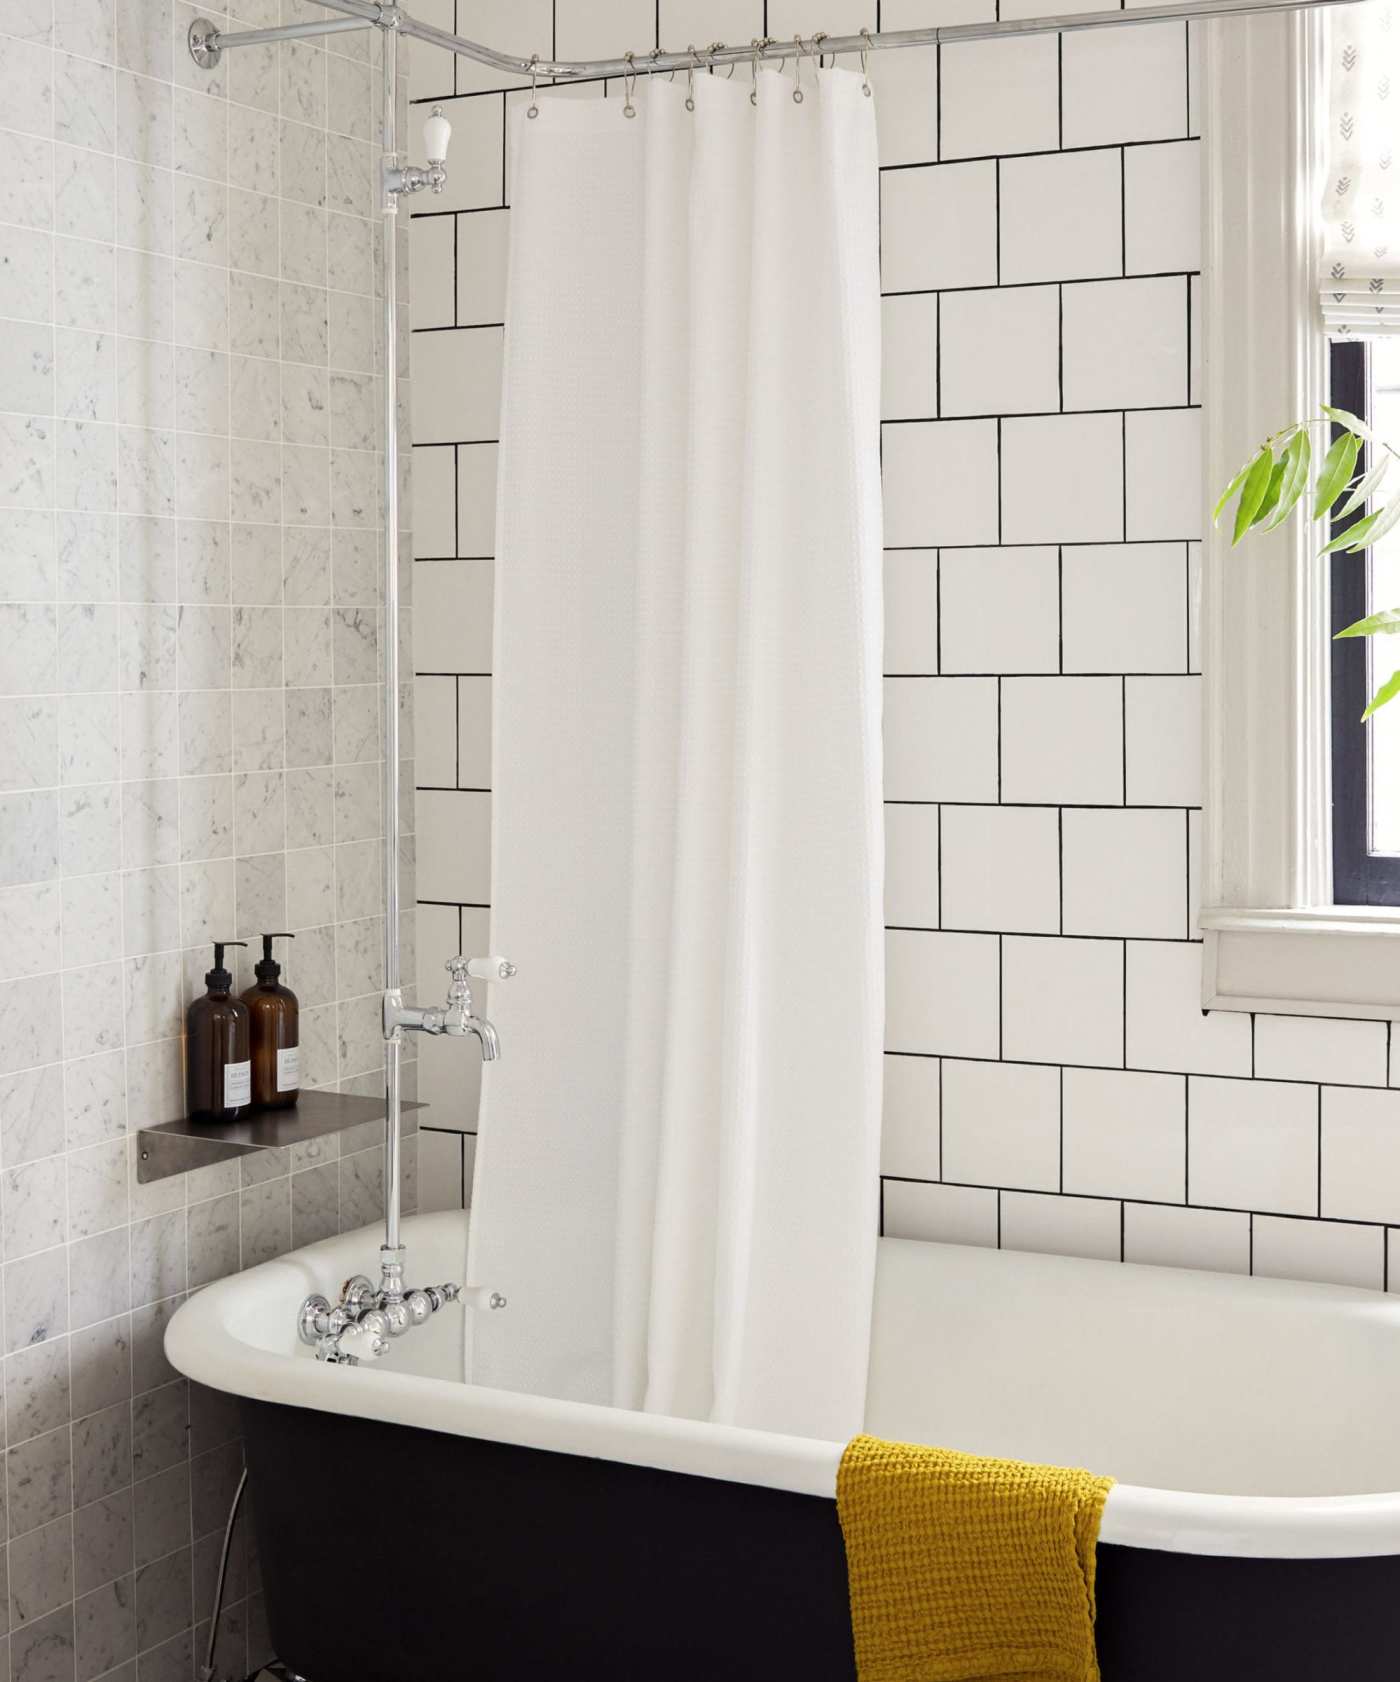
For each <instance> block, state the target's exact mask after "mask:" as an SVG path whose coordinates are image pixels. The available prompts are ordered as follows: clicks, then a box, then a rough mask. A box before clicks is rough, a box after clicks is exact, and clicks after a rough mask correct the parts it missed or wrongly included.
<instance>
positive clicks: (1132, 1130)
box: [1064, 1069, 1186, 1203]
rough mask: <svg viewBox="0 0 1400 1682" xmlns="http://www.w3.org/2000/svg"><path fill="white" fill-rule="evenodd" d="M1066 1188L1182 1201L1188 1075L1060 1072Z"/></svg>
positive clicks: (1157, 1199) (1093, 1070) (1109, 1070)
mask: <svg viewBox="0 0 1400 1682" xmlns="http://www.w3.org/2000/svg"><path fill="white" fill-rule="evenodd" d="M1064 1077H1065V1084H1064V1163H1065V1170H1064V1172H1065V1179H1064V1184H1065V1190H1066V1191H1074V1192H1083V1193H1086V1194H1089V1195H1092V1196H1098V1197H1140V1198H1143V1199H1145V1200H1147V1201H1149V1202H1154V1203H1179V1202H1181V1201H1182V1200H1183V1198H1184V1197H1185V1195H1186V1077H1185V1076H1184V1075H1165V1074H1140V1073H1138V1072H1137V1071H1136V1070H1132V1069H1066V1070H1065V1072H1064Z"/></svg>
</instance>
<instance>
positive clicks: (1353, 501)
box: [1337, 452, 1391, 520]
mask: <svg viewBox="0 0 1400 1682" xmlns="http://www.w3.org/2000/svg"><path fill="white" fill-rule="evenodd" d="M1390 459H1391V458H1390V454H1389V452H1386V453H1385V454H1383V455H1382V456H1381V459H1380V460H1379V461H1378V462H1377V463H1376V465H1375V466H1374V467H1372V468H1370V469H1369V470H1368V471H1367V472H1365V473H1363V474H1362V475H1361V477H1360V478H1359V479H1358V480H1357V481H1356V484H1355V486H1354V487H1353V489H1352V493H1351V495H1350V496H1349V497H1348V498H1347V499H1346V501H1345V502H1344V503H1343V504H1342V506H1341V507H1340V508H1339V509H1338V510H1337V518H1338V519H1339V520H1345V519H1346V517H1347V515H1348V514H1354V513H1355V512H1356V510H1357V509H1358V508H1360V506H1361V504H1362V503H1363V502H1369V501H1370V499H1371V498H1372V497H1373V496H1374V495H1375V494H1376V492H1377V491H1378V490H1379V489H1380V488H1381V481H1382V480H1383V479H1384V478H1385V476H1386V473H1387V472H1388V471H1389V469H1390Z"/></svg>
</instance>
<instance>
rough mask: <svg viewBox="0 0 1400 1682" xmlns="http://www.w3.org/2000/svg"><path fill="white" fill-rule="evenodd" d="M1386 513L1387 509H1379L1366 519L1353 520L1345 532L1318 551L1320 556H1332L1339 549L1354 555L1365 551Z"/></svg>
mask: <svg viewBox="0 0 1400 1682" xmlns="http://www.w3.org/2000/svg"><path fill="white" fill-rule="evenodd" d="M1386 512H1387V510H1386V509H1385V508H1377V509H1376V510H1375V511H1374V512H1373V513H1371V514H1367V515H1366V516H1365V518H1364V519H1360V520H1353V522H1352V523H1351V525H1349V526H1348V527H1347V529H1346V530H1345V531H1344V532H1342V533H1341V534H1340V535H1339V536H1337V537H1334V538H1333V539H1332V541H1331V542H1330V543H1324V544H1323V546H1322V548H1321V549H1319V550H1318V556H1319V557H1321V556H1323V555H1330V554H1332V553H1334V551H1336V550H1338V549H1346V550H1349V551H1350V552H1351V553H1352V554H1353V555H1354V554H1356V553H1357V552H1358V550H1361V549H1364V548H1365V547H1366V545H1367V543H1369V542H1370V540H1371V534H1372V532H1374V530H1375V529H1376V527H1377V525H1379V523H1380V521H1381V519H1382V517H1383V516H1384V515H1385V514H1386Z"/></svg>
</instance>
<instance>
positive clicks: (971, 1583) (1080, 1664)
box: [836, 1437, 1113, 1682]
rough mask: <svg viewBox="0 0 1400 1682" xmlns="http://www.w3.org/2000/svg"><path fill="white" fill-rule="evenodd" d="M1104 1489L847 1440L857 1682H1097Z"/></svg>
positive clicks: (915, 1446) (839, 1488)
mask: <svg viewBox="0 0 1400 1682" xmlns="http://www.w3.org/2000/svg"><path fill="white" fill-rule="evenodd" d="M1112 1482H1113V1480H1112V1478H1098V1477H1093V1476H1091V1474H1090V1473H1088V1472H1081V1471H1074V1470H1071V1469H1069V1468H1066V1467H1061V1466H1033V1465H1029V1464H1028V1463H1026V1462H1025V1461H1021V1460H987V1459H983V1458H982V1457H980V1456H978V1455H973V1454H956V1453H954V1452H953V1451H952V1450H950V1449H944V1448H927V1447H925V1446H923V1445H922V1444H919V1443H896V1442H885V1441H883V1440H882V1439H880V1438H879V1437H854V1438H853V1439H852V1440H851V1442H850V1443H848V1444H847V1446H846V1452H845V1454H844V1455H843V1456H842V1459H841V1468H840V1471H839V1472H838V1474H837V1478H836V1504H837V1509H838V1511H839V1513H840V1518H841V1530H842V1533H843V1535H844V1536H845V1540H846V1567H847V1574H848V1577H849V1580H850V1590H851V1626H852V1629H853V1631H854V1634H855V1649H856V1670H857V1673H858V1675H859V1678H860V1682H973V1679H976V1682H993V1679H995V1682H1098V1676H1099V1667H1098V1660H1097V1657H1096V1655H1095V1651H1094V1555H1095V1548H1096V1545H1097V1541H1098V1533H1099V1519H1100V1517H1101V1515H1102V1513H1103V1504H1104V1501H1105V1499H1106V1498H1107V1495H1108V1491H1109V1488H1110V1487H1111V1485H1112Z"/></svg>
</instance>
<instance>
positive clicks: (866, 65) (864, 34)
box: [860, 29, 870, 99]
mask: <svg viewBox="0 0 1400 1682" xmlns="http://www.w3.org/2000/svg"><path fill="white" fill-rule="evenodd" d="M860 36H861V40H862V41H864V42H865V45H864V46H863V47H862V48H861V49H860V75H861V83H860V91H861V92H862V93H863V94H864V95H865V97H866V98H867V99H869V98H870V31H869V30H868V29H862V30H861V32H860Z"/></svg>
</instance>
